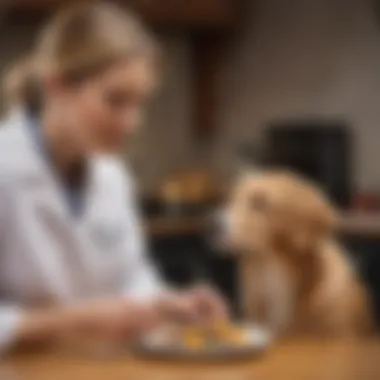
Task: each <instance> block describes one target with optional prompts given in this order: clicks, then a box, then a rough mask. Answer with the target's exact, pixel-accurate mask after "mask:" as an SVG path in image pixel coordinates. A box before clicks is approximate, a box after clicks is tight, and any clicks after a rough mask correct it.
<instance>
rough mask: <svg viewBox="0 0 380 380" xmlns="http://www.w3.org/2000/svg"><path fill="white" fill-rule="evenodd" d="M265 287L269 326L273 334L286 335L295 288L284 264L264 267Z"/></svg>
mask: <svg viewBox="0 0 380 380" xmlns="http://www.w3.org/2000/svg"><path fill="white" fill-rule="evenodd" d="M265 289H266V297H265V298H266V301H267V313H268V315H267V318H268V324H269V327H270V329H271V330H272V333H273V334H274V335H275V336H279V335H284V334H285V335H287V334H288V333H289V332H290V331H289V330H290V328H291V327H292V321H293V319H294V307H295V299H294V294H295V292H294V291H295V289H294V284H293V283H292V277H291V276H290V275H289V273H286V272H285V268H284V266H282V265H278V264H277V265H276V264H275V263H272V264H271V265H270V266H268V267H267V268H266V272H265Z"/></svg>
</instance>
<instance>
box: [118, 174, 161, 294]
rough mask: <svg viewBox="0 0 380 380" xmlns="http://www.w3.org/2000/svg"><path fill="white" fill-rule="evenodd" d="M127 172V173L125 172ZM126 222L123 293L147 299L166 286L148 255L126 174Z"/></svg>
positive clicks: (131, 187) (130, 179) (135, 202)
mask: <svg viewBox="0 0 380 380" xmlns="http://www.w3.org/2000/svg"><path fill="white" fill-rule="evenodd" d="M127 174H128V173H127ZM125 179H126V181H125V183H126V186H125V191H124V194H125V197H126V202H125V203H126V223H127V230H128V234H127V236H126V237H125V240H126V241H125V254H126V255H127V258H126V259H127V260H126V262H127V263H128V264H127V265H128V268H127V274H128V275H127V278H126V280H125V288H124V294H125V295H127V296H131V297H136V298H139V299H147V298H151V297H154V296H156V295H157V294H158V293H161V292H163V291H165V289H166V286H165V284H164V283H163V281H162V279H161V276H160V275H159V273H158V270H157V268H156V267H155V266H154V263H153V262H152V260H150V258H149V257H148V250H147V244H146V238H145V236H144V233H143V228H142V222H141V219H140V215H139V210H138V204H137V199H136V194H135V189H134V184H133V181H132V178H131V176H129V175H126V178H125Z"/></svg>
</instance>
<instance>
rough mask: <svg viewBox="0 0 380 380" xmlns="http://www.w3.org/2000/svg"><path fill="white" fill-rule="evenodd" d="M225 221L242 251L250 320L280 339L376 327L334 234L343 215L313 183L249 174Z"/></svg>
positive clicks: (225, 233) (231, 244)
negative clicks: (338, 212)
mask: <svg viewBox="0 0 380 380" xmlns="http://www.w3.org/2000/svg"><path fill="white" fill-rule="evenodd" d="M222 220H224V222H225V223H222V224H223V225H224V228H222V234H221V237H222V241H224V245H225V247H228V249H229V250H232V251H233V252H235V253H237V254H239V256H238V257H239V268H240V269H239V272H240V276H239V278H240V283H241V292H240V293H241V295H242V305H243V309H244V314H245V317H246V318H247V319H248V320H251V321H254V322H257V323H260V324H262V325H264V326H266V327H267V328H269V329H270V331H271V332H272V333H273V334H274V336H275V337H278V338H280V337H287V336H299V335H300V336H315V337H329V338H330V337H361V336H364V335H367V334H370V333H371V332H372V331H373V329H374V322H373V320H372V313H371V304H370V298H369V295H368V294H367V291H366V289H365V287H364V285H363V284H362V283H361V282H360V281H359V279H358V277H357V275H356V272H355V268H354V266H353V264H352V262H351V261H350V260H349V256H348V255H347V252H345V250H344V248H343V247H342V246H341V245H340V244H339V242H338V240H337V239H336V237H335V232H336V230H337V226H338V222H339V217H338V214H337V212H336V210H335V209H334V207H333V206H332V205H331V203H330V202H329V200H328V199H327V197H326V196H325V194H324V193H323V192H322V191H321V190H320V189H319V188H318V187H317V186H315V185H314V184H313V183H311V182H309V181H308V180H306V179H304V178H302V177H300V176H298V175H296V174H294V173H291V172H287V171H281V170H280V171H268V172H264V173H262V174H258V175H247V176H245V177H244V178H241V179H240V180H239V181H238V182H237V184H236V186H235V188H234V190H233V191H232V193H231V196H230V198H229V200H228V202H227V205H226V208H225V210H224V218H222Z"/></svg>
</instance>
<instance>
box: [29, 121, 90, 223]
mask: <svg viewBox="0 0 380 380" xmlns="http://www.w3.org/2000/svg"><path fill="white" fill-rule="evenodd" d="M27 120H28V127H29V130H30V132H31V135H32V138H33V140H34V142H35V143H36V147H37V149H38V151H39V153H40V154H41V156H42V158H43V159H44V160H45V161H46V162H47V164H48V165H49V166H50V167H51V168H52V170H54V171H55V172H57V174H58V178H59V180H60V183H59V185H61V186H62V188H63V193H64V195H65V198H66V201H67V207H68V209H69V210H70V213H71V214H72V215H73V216H74V217H79V216H81V215H82V212H83V209H84V203H85V199H84V198H85V196H84V191H85V180H84V179H85V165H83V164H82V163H78V168H73V170H75V169H79V172H81V171H82V172H81V173H78V175H79V176H81V177H82V178H80V180H76V181H70V179H69V178H68V177H69V176H67V177H66V176H64V175H63V174H62V173H61V172H60V171H59V170H58V169H57V168H56V165H55V164H54V160H53V157H52V154H51V152H50V150H49V147H48V145H47V143H46V138H45V136H44V133H43V130H42V126H41V123H40V121H39V120H38V118H37V117H35V116H33V115H30V114H29V115H28V116H27ZM81 169H83V170H81Z"/></svg>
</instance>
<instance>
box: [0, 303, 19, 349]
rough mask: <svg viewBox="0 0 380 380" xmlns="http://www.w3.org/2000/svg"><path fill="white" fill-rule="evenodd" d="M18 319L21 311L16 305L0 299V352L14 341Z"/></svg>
mask: <svg viewBox="0 0 380 380" xmlns="http://www.w3.org/2000/svg"><path fill="white" fill-rule="evenodd" d="M20 319H21V311H20V310H19V309H18V308H17V307H15V306H12V305H10V304H7V303H3V302H1V301H0V354H2V353H4V352H6V351H7V350H8V349H9V348H10V347H11V346H12V344H13V343H14V338H15V335H16V333H17V330H18V327H19V324H20Z"/></svg>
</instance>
